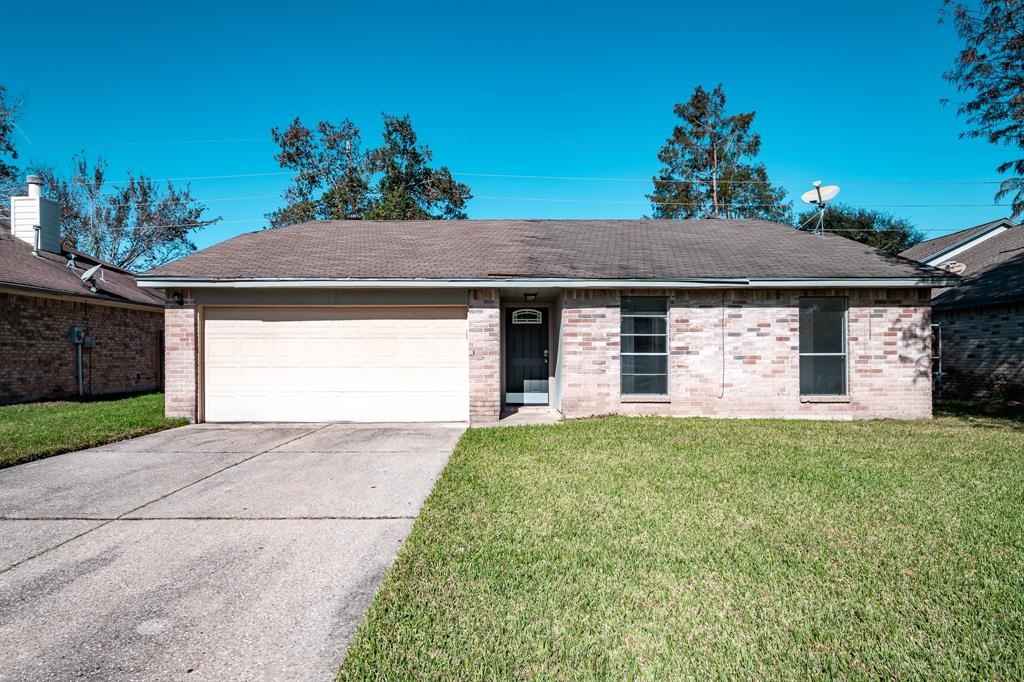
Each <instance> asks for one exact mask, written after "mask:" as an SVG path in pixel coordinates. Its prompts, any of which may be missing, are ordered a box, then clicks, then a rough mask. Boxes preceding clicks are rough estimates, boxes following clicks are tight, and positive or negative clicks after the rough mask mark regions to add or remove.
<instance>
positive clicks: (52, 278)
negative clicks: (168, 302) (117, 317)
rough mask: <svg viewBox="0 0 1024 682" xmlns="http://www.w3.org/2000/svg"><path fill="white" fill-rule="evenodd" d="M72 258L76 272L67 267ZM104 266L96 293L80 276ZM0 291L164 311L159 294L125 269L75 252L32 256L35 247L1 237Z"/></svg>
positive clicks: (6, 234) (2, 235)
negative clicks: (8, 289) (140, 282)
mask: <svg viewBox="0 0 1024 682" xmlns="http://www.w3.org/2000/svg"><path fill="white" fill-rule="evenodd" d="M69 254H74V256H75V263H76V266H77V267H76V269H75V270H74V271H72V270H71V269H70V268H68V267H67V262H68V258H67V256H68V255H69ZM100 264H102V265H103V268H102V272H103V275H102V279H99V278H97V279H96V280H95V283H96V289H97V290H96V292H95V293H94V292H92V291H90V287H89V285H87V284H86V283H85V282H83V281H82V279H81V277H80V275H81V274H82V273H83V272H84V271H85V270H86V269H88V268H90V267H92V266H94V265H100ZM0 288H14V289H20V290H27V291H38V292H43V293H49V294H59V295H63V296H75V297H79V298H83V299H90V300H96V301H97V302H104V301H105V302H119V303H134V304H141V305H147V306H154V307H159V308H162V307H163V305H164V298H163V296H161V295H160V294H159V293H158V292H154V291H151V290H148V289H140V288H139V287H138V286H137V285H136V283H135V276H134V275H133V274H132V273H130V272H128V271H127V270H124V269H122V268H118V267H115V266H113V265H110V264H108V263H103V262H102V261H99V260H97V259H95V258H92V257H91V256H87V255H86V254H83V253H81V252H79V251H75V250H74V249H64V254H56V253H50V252H48V251H39V255H33V254H32V247H31V246H29V245H28V244H26V243H25V242H23V241H21V240H20V239H17V238H16V237H12V236H11V235H10V234H9V233H3V234H0Z"/></svg>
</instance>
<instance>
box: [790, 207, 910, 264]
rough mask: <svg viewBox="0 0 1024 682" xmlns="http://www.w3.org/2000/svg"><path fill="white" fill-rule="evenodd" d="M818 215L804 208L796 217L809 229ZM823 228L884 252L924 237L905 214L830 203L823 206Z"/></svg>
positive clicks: (898, 249) (814, 210) (903, 246)
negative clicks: (898, 214)
mask: <svg viewBox="0 0 1024 682" xmlns="http://www.w3.org/2000/svg"><path fill="white" fill-rule="evenodd" d="M817 215H818V210H817V209H811V210H808V211H804V212H803V213H801V214H800V215H799V216H798V217H797V221H798V224H799V225H804V224H806V227H805V228H804V229H808V230H809V229H811V227H812V226H813V225H814V224H815V221H816V220H817V217H816V216H817ZM824 231H825V232H830V233H832V234H837V235H839V236H840V237H846V238H847V239H852V240H853V241H855V242H860V243H862V244H867V245H868V246H873V247H875V248H876V249H881V250H882V251H885V252H886V253H899V252H900V251H904V250H906V249H909V248H910V247H911V246H913V245H914V244H917V243H918V242H920V241H921V240H922V239H923V238H924V235H923V234H922V233H921V231H920V230H918V229H917V228H916V227H914V225H913V224H912V223H911V222H910V221H909V220H907V219H906V218H898V217H897V216H895V215H893V214H892V213H886V212H883V211H869V210H867V209H863V208H855V207H853V206H847V205H846V204H832V203H830V204H829V205H828V208H826V209H825V221H824Z"/></svg>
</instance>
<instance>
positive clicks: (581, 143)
mask: <svg viewBox="0 0 1024 682" xmlns="http://www.w3.org/2000/svg"><path fill="white" fill-rule="evenodd" d="M431 139H432V140H433V141H435V142H454V143H461V144H473V145H479V144H488V145H496V144H503V145H515V146H524V145H535V146H552V147H566V146H569V147H605V148H627V149H650V150H658V149H661V147H662V146H663V144H664V143H663V142H662V143H656V144H652V143H642V142H593V141H589V140H535V139H532V140H531V139H514V138H512V139H510V138H501V139H480V138H459V137H434V138H431ZM273 141H274V140H273V138H270V137H227V138H197V139H186V140H122V141H111V142H91V143H74V144H72V143H65V142H47V143H40V144H36V145H33V146H35V147H46V148H69V149H73V148H86V147H141V146H173V145H200V144H251V143H267V142H273ZM761 149H762V150H765V149H767V150H772V149H780V150H793V151H825V152H863V151H872V152H887V153H893V152H899V153H907V154H914V153H953V154H958V153H962V152H982V153H984V152H1005V151H1006V149H1005V148H1002V147H999V146H996V145H993V146H991V147H963V148H957V147H884V146H880V147H863V146H860V147H821V146H805V145H774V144H765V145H761Z"/></svg>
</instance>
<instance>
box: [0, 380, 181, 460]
mask: <svg viewBox="0 0 1024 682" xmlns="http://www.w3.org/2000/svg"><path fill="white" fill-rule="evenodd" d="M185 423H187V422H186V420H184V419H165V418H164V396H163V394H162V393H149V394H145V395H139V396H132V397H129V398H118V399H112V400H97V401H95V402H75V401H57V402H46V403H26V404H24V405H5V406H0V467H5V466H11V465H12V464H20V463H22V462H28V461H31V460H34V459H39V458H40V457H48V456H50V455H57V454H60V453H62V452H70V451H72V450H80V449H82V448H88V447H94V446H96V445H103V444H104V443H111V442H113V441H117V440H123V439H125V438H132V437H134V436H141V435H143V434H145V433H152V432H153V431H159V430H161V429H166V428H170V427H172V426H181V425H183V424H185Z"/></svg>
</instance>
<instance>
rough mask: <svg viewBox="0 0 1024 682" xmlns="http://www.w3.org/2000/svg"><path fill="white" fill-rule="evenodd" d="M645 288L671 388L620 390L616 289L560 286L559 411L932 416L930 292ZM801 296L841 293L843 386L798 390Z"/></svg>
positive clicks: (571, 414)
mask: <svg viewBox="0 0 1024 682" xmlns="http://www.w3.org/2000/svg"><path fill="white" fill-rule="evenodd" d="M628 293H630V294H635V293H637V292H635V291H631V292H628ZM653 293H655V294H661V295H667V296H668V298H669V332H668V333H669V347H670V350H669V384H668V385H669V391H668V395H667V396H665V397H661V396H659V397H657V398H644V397H631V396H623V395H621V394H620V390H619V370H620V368H619V359H620V354H619V351H620V337H619V330H620V319H619V304H618V302H619V298H620V295H621V292H616V291H604V292H591V291H586V292H584V291H573V290H570V291H567V292H566V293H565V294H564V295H563V297H562V298H561V302H560V304H561V306H562V319H563V321H564V322H563V323H564V325H565V326H564V330H563V341H562V344H563V346H562V354H563V356H564V357H565V362H564V365H563V367H562V381H563V387H564V388H563V390H564V395H563V398H562V410H561V411H562V413H563V414H564V415H565V416H567V417H584V416H589V415H595V414H657V415H672V416H715V417H808V418H814V417H835V418H874V417H893V418H907V419H918V418H926V417H929V416H931V409H932V407H931V405H932V403H931V381H930V338H929V336H930V331H929V324H930V322H929V313H930V305H929V301H928V296H927V292H919V291H917V290H884V289H883V290H870V289H869V290H857V289H849V290H847V289H838V290H826V291H820V290H814V291H810V290H808V291H793V290H753V291H732V290H723V291H703V290H702V291H685V290H683V291H675V292H668V291H662V292H657V291H656V292H653ZM648 295H649V294H648ZM801 296H814V297H819V296H838V297H843V298H846V299H847V300H848V301H849V318H848V335H849V336H848V341H849V350H848V373H849V374H848V376H849V389H848V391H847V395H846V396H843V397H815V398H802V397H801V395H800V382H799V378H800V358H799V334H800V330H799V314H798V313H799V307H798V306H799V299H800V297H801Z"/></svg>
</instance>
